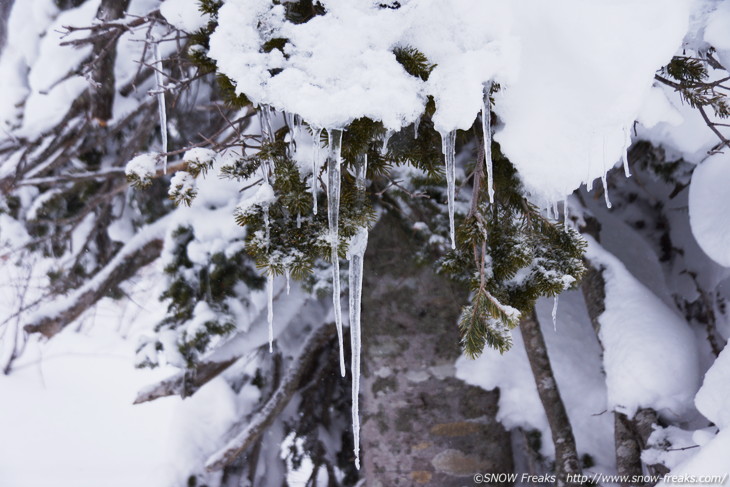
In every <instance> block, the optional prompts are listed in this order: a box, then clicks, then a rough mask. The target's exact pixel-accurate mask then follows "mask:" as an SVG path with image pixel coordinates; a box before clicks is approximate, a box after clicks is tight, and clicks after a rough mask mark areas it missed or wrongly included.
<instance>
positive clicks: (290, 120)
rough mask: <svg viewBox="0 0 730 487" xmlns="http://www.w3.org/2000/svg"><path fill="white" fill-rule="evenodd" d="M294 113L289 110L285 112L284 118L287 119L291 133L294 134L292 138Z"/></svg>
mask: <svg viewBox="0 0 730 487" xmlns="http://www.w3.org/2000/svg"><path fill="white" fill-rule="evenodd" d="M294 116H295V115H294V114H293V113H289V112H284V120H286V126H287V127H289V133H290V134H291V135H292V138H294Z"/></svg>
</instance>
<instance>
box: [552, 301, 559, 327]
mask: <svg viewBox="0 0 730 487" xmlns="http://www.w3.org/2000/svg"><path fill="white" fill-rule="evenodd" d="M558 297H559V296H558V295H557V294H556V295H555V299H554V300H553V330H555V331H558Z"/></svg>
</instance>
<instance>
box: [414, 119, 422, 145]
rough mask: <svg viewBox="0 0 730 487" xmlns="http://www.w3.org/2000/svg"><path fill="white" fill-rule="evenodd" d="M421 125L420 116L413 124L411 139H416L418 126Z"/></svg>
mask: <svg viewBox="0 0 730 487" xmlns="http://www.w3.org/2000/svg"><path fill="white" fill-rule="evenodd" d="M419 125H421V116H420V115H419V116H418V118H417V119H416V121H415V122H413V138H414V139H417V138H418V126H419Z"/></svg>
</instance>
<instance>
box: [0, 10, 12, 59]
mask: <svg viewBox="0 0 730 487" xmlns="http://www.w3.org/2000/svg"><path fill="white" fill-rule="evenodd" d="M12 8H13V0H0V54H2V52H3V47H5V42H7V40H8V17H9V16H10V10H11V9H12Z"/></svg>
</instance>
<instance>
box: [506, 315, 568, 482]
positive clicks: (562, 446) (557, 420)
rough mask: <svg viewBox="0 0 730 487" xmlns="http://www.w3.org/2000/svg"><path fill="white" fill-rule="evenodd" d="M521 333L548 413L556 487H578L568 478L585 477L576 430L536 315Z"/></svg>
mask: <svg viewBox="0 0 730 487" xmlns="http://www.w3.org/2000/svg"><path fill="white" fill-rule="evenodd" d="M520 332H521V333H522V338H523V340H524V342H525V349H526V350H527V358H528V360H529V362H530V368H531V369H532V374H533V376H534V377H535V384H536V385H537V393H538V395H539V396H540V402H542V406H543V408H544V409H545V415H546V416H547V420H548V424H549V425H550V431H551V432H552V437H553V444H554V445H555V473H556V475H557V482H556V485H557V486H558V487H561V486H569V485H575V486H577V485H579V484H578V483H577V482H575V481H572V480H570V481H569V480H568V478H567V477H568V475H575V474H579V473H581V468H580V462H578V451H577V450H576V446H575V437H574V436H573V427H572V426H571V425H570V419H569V418H568V413H567V412H566V411H565V405H564V404H563V400H562V398H561V397H560V391H559V390H558V384H557V382H555V376H554V375H553V369H552V366H551V365H550V358H549V357H548V354H547V346H546V345H545V339H544V338H543V336H542V331H541V330H540V323H539V322H538V321H537V316H536V314H535V312H534V311H533V312H532V315H531V316H525V317H524V318H522V321H521V322H520Z"/></svg>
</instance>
